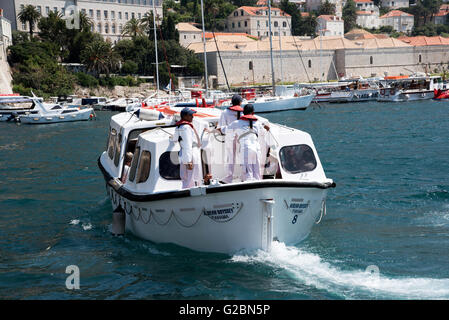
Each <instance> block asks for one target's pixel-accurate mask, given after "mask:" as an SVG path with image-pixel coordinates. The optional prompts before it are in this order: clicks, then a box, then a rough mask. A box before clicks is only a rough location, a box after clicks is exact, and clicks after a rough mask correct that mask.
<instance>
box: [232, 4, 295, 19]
mask: <svg viewBox="0 0 449 320" xmlns="http://www.w3.org/2000/svg"><path fill="white" fill-rule="evenodd" d="M235 10H244V11H245V12H246V13H248V14H249V15H250V16H260V15H261V14H258V13H257V12H259V11H266V10H268V7H248V6H243V7H240V8H238V9H235ZM235 10H234V11H235ZM271 11H280V14H281V16H286V17H290V15H289V14H287V13H285V12H284V11H282V10H281V9H279V8H274V7H271Z"/></svg>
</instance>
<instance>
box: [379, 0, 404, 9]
mask: <svg viewBox="0 0 449 320" xmlns="http://www.w3.org/2000/svg"><path fill="white" fill-rule="evenodd" d="M382 7H386V8H391V9H398V8H408V7H410V1H409V0H382Z"/></svg>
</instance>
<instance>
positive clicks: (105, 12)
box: [104, 10, 108, 19]
mask: <svg viewBox="0 0 449 320" xmlns="http://www.w3.org/2000/svg"><path fill="white" fill-rule="evenodd" d="M104 18H105V19H107V18H108V11H107V10H104Z"/></svg>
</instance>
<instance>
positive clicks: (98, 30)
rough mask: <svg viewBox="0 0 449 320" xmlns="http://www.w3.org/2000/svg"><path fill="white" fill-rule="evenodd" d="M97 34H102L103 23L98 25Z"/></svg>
mask: <svg viewBox="0 0 449 320" xmlns="http://www.w3.org/2000/svg"><path fill="white" fill-rule="evenodd" d="M97 32H98V33H101V23H99V24H98V25H97Z"/></svg>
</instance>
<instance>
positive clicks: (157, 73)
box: [153, 0, 171, 99]
mask: <svg viewBox="0 0 449 320" xmlns="http://www.w3.org/2000/svg"><path fill="white" fill-rule="evenodd" d="M153 29H154V50H155V52H156V85H157V87H156V88H157V90H156V98H157V99H159V59H158V55H157V34H156V9H155V7H154V0H153ZM170 91H171V88H170Z"/></svg>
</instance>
